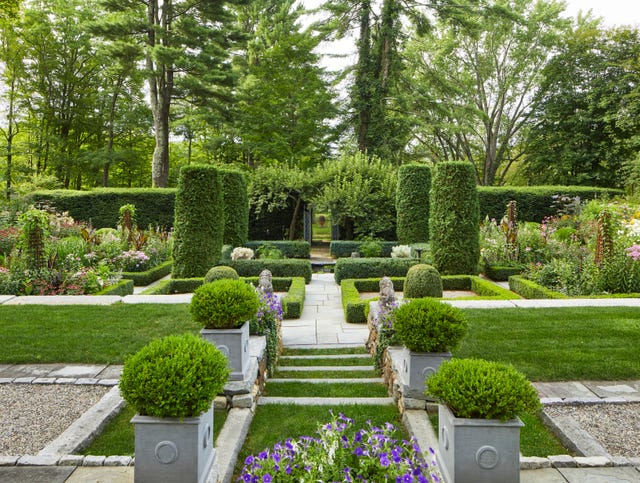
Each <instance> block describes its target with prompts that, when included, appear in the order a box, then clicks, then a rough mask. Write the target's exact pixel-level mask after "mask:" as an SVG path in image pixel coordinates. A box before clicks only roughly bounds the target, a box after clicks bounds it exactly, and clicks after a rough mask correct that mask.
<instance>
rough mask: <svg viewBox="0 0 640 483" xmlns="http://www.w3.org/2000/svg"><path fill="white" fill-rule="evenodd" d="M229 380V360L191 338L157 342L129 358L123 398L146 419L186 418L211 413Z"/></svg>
mask: <svg viewBox="0 0 640 483" xmlns="http://www.w3.org/2000/svg"><path fill="white" fill-rule="evenodd" d="M228 379H229V369H228V368H227V358H226V357H225V356H224V355H223V354H222V353H221V352H220V351H219V350H218V349H217V348H216V347H215V346H214V345H213V344H210V343H209V342H206V341H205V340H203V339H201V338H200V337H196V336H195V335H192V334H184V335H181V336H175V335H174V336H168V337H165V338H163V339H156V340H154V341H153V342H151V343H150V344H148V345H146V346H145V347H143V348H142V349H140V351H138V352H137V353H135V354H134V355H132V356H131V357H129V358H128V359H127V360H126V361H125V363H124V368H123V369H122V376H121V378H120V393H121V394H122V397H123V398H124V400H125V401H126V402H127V403H128V404H130V405H131V406H132V407H134V408H135V410H136V411H137V412H138V413H140V414H142V415H145V416H154V417H159V418H188V417H195V416H198V415H199V414H200V413H201V412H203V411H207V410H208V409H209V407H210V406H211V401H213V399H214V398H215V396H216V394H218V393H219V392H220V391H222V389H223V388H224V385H225V384H226V382H227V380H228Z"/></svg>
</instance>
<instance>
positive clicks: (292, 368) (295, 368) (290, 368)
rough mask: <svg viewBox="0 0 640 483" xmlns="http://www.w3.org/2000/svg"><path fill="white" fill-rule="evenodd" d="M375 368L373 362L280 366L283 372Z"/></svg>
mask: <svg viewBox="0 0 640 483" xmlns="http://www.w3.org/2000/svg"><path fill="white" fill-rule="evenodd" d="M372 369H373V363H372V364H371V365H370V366H278V369H277V370H278V371H281V372H287V371H289V372H312V371H335V372H346V371H363V372H364V371H370V370H372Z"/></svg>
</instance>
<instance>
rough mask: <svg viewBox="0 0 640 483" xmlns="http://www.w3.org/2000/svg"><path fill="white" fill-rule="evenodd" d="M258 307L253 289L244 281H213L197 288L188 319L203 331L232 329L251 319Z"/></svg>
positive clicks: (257, 300)
mask: <svg viewBox="0 0 640 483" xmlns="http://www.w3.org/2000/svg"><path fill="white" fill-rule="evenodd" d="M259 305H260V302H259V299H258V294H257V292H256V291H255V289H254V288H253V287H252V286H251V285H249V284H248V283H246V282H244V281H243V280H230V279H223V280H216V281H214V282H211V283H205V284H204V285H201V286H200V287H198V288H197V289H196V290H195V292H194V293H193V298H192V299H191V306H190V311H191V316H192V317H193V319H194V320H195V321H196V322H200V323H201V324H202V325H204V327H205V328H206V329H232V328H235V327H239V326H241V325H242V324H243V323H244V322H245V321H247V320H249V319H251V318H252V317H253V316H254V315H256V312H257V311H258V307H259Z"/></svg>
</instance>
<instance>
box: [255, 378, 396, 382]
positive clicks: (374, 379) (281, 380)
mask: <svg viewBox="0 0 640 483" xmlns="http://www.w3.org/2000/svg"><path fill="white" fill-rule="evenodd" d="M270 382H308V383H309V384H360V383H362V384H365V383H366V384H382V383H383V382H384V381H383V379H382V378H381V377H363V378H361V379H358V378H351V379H281V378H276V379H268V380H267V384H268V383H270Z"/></svg>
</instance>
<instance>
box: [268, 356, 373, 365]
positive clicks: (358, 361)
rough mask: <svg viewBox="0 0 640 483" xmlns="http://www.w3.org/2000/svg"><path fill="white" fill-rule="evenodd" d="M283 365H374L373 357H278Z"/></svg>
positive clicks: (279, 362)
mask: <svg viewBox="0 0 640 483" xmlns="http://www.w3.org/2000/svg"><path fill="white" fill-rule="evenodd" d="M278 364H279V365H280V366H281V367H286V366H299V367H307V366H368V365H370V366H372V367H373V359H364V358H345V359H324V358H322V357H318V358H313V359H282V358H281V359H278Z"/></svg>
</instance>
